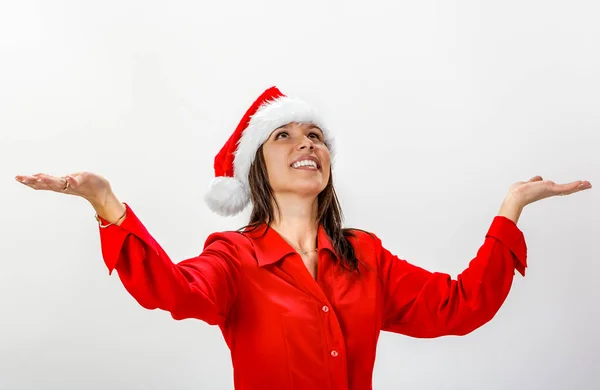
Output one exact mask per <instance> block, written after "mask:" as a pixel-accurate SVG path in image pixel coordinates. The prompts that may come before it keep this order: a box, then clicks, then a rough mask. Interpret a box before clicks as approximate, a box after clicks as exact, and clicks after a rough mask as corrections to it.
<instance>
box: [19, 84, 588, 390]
mask: <svg viewBox="0 0 600 390" xmlns="http://www.w3.org/2000/svg"><path fill="white" fill-rule="evenodd" d="M334 154H335V148H334V138H333V135H332V133H331V131H330V130H329V129H328V128H327V126H325V124H324V123H323V121H322V119H320V118H319V117H318V115H317V113H316V112H315V111H314V110H313V109H312V108H311V107H310V106H309V105H308V104H306V103H304V102H302V101H300V100H298V99H294V98H290V97H288V96H285V95H283V94H282V93H281V92H280V91H279V90H278V89H277V88H275V87H273V88H269V89H268V90H266V91H265V92H264V93H263V94H262V95H261V96H260V97H259V98H258V99H257V100H256V101H255V102H254V104H252V106H251V107H250V108H249V109H248V111H247V112H246V114H245V115H244V117H243V118H242V120H241V121H240V123H239V125H238V127H237V128H236V130H235V132H234V133H233V134H232V136H231V137H230V138H229V140H228V141H227V143H226V144H225V146H224V147H223V148H222V150H221V151H220V152H219V154H218V155H217V157H216V158H215V174H216V178H215V180H214V181H213V183H212V184H211V187H210V191H209V193H208V194H207V196H206V201H207V203H208V205H209V207H210V208H211V209H212V210H213V211H215V212H217V213H219V214H221V215H234V214H236V213H239V212H240V211H242V210H243V209H244V208H245V207H246V205H247V204H248V203H249V202H250V201H251V202H252V204H253V208H252V214H251V217H250V223H249V225H248V226H246V227H244V228H242V229H240V230H239V231H230V232H220V233H213V234H211V235H210V236H209V237H208V238H207V240H206V243H205V246H204V249H203V251H202V253H201V254H200V255H199V256H197V257H194V258H190V259H186V260H184V261H182V262H180V263H178V264H174V263H173V262H172V261H171V259H170V258H169V257H168V255H167V254H166V253H165V252H164V250H163V249H162V248H161V246H160V245H159V244H158V243H157V242H156V241H155V239H154V238H153V237H152V236H151V235H150V234H149V233H148V231H147V230H146V228H145V227H144V225H143V224H142V223H141V222H140V220H139V219H138V218H137V216H136V215H135V213H134V212H133V210H132V209H131V208H130V207H129V205H128V204H126V203H122V202H121V201H120V200H119V199H118V198H117V197H116V196H115V194H114V193H113V191H112V189H111V186H110V184H109V183H108V181H107V180H106V179H104V178H103V177H102V176H100V175H97V174H93V173H89V172H80V173H75V174H72V175H68V176H66V177H52V176H49V175H45V174H37V175H33V176H17V180H19V181H20V182H22V183H24V184H26V185H28V186H30V187H32V188H34V189H46V190H52V191H57V192H64V193H67V194H72V195H78V196H81V197H83V198H85V199H87V200H88V201H89V202H90V203H91V205H92V206H93V207H94V209H95V211H96V219H97V220H98V222H99V224H100V238H101V243H102V254H103V258H104V261H105V263H106V266H107V267H108V269H109V273H112V271H113V270H114V269H116V270H117V272H118V275H119V278H120V279H121V281H122V282H123V284H124V286H125V287H126V289H127V290H128V291H129V293H130V294H131V295H132V296H133V297H134V298H135V299H136V300H137V301H138V302H139V303H140V305H142V306H143V307H145V308H147V309H155V308H160V309H163V310H167V311H169V312H170V313H171V315H172V317H173V318H174V319H178V320H179V319H184V318H196V319H200V320H203V321H205V322H207V323H209V324H213V325H218V326H219V327H220V329H221V331H222V332H223V335H224V338H225V340H226V342H227V344H228V346H229V348H230V350H231V356H232V362H233V367H234V383H235V388H236V389H261V390H262V389H291V388H293V389H370V388H371V381H372V372H373V366H374V362H375V352H376V345H377V340H378V337H379V333H380V331H381V330H385V331H390V332H396V333H400V334H404V335H408V336H412V337H422V338H431V337H439V336H444V335H465V334H467V333H469V332H471V331H473V330H475V329H477V328H479V327H480V326H482V325H483V324H485V323H486V322H488V321H489V320H490V319H491V318H492V317H494V315H495V314H496V312H497V311H498V310H499V308H500V306H501V305H502V303H503V302H504V300H505V299H506V297H507V295H508V292H509V290H510V287H511V283H512V280H513V276H514V273H515V270H517V271H518V272H519V273H520V274H521V275H524V273H525V267H526V265H527V254H526V252H527V248H526V244H525V240H524V237H523V234H522V232H521V231H520V230H519V228H517V226H516V223H517V220H518V218H519V215H520V214H521V212H522V210H523V207H524V206H525V205H527V204H529V203H532V202H535V201H537V200H540V199H544V198H548V197H551V196H555V195H566V194H572V193H575V192H578V191H581V190H584V189H588V188H591V185H590V183H589V182H587V181H584V182H582V181H577V182H573V183H569V184H555V183H553V182H551V181H544V180H542V178H541V177H539V176H536V177H534V178H532V179H531V180H529V181H528V182H518V183H515V184H513V185H512V186H511V187H510V188H509V191H508V194H507V196H506V198H505V199H504V201H503V202H502V205H501V207H500V210H499V213H498V215H497V216H495V217H494V219H493V220H492V222H491V226H490V228H489V230H488V232H487V234H486V236H485V241H484V243H483V245H482V246H481V248H480V249H479V251H478V252H477V256H476V257H475V258H474V259H473V260H472V261H471V262H470V264H469V267H468V268H467V269H466V270H465V271H464V272H462V273H461V275H459V276H458V278H457V279H456V280H452V279H451V278H450V276H449V275H447V274H442V273H432V272H429V271H426V270H424V269H422V268H420V267H418V266H415V265H412V264H409V263H408V262H406V261H405V260H401V259H399V258H398V257H396V256H395V255H393V254H392V253H390V252H389V251H388V250H387V249H386V248H385V247H384V246H383V245H382V242H381V240H380V239H379V238H378V237H377V236H376V235H374V234H372V233H368V232H364V231H361V230H357V229H342V223H341V215H342V213H341V210H340V207H339V204H338V201H337V197H336V194H335V191H334V188H333V185H332V176H331V175H332V172H331V165H332V160H333V157H334Z"/></svg>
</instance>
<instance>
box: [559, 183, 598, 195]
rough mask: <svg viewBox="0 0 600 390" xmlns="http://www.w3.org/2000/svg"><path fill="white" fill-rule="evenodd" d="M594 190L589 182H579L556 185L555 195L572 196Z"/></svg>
mask: <svg viewBox="0 0 600 390" xmlns="http://www.w3.org/2000/svg"><path fill="white" fill-rule="evenodd" d="M590 188H592V184H591V183H590V182H589V181H587V180H585V181H584V180H577V181H574V182H571V183H567V184H554V188H553V190H554V192H555V195H571V194H574V193H576V192H579V191H583V190H588V189H590Z"/></svg>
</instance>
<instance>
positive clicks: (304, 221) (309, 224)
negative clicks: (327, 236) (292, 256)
mask: <svg viewBox="0 0 600 390" xmlns="http://www.w3.org/2000/svg"><path fill="white" fill-rule="evenodd" d="M277 204H278V205H279V210H278V209H277V206H276V205H274V206H273V207H274V210H275V213H274V214H275V220H274V221H272V222H271V223H270V224H269V225H270V226H271V227H272V228H273V229H275V230H276V231H277V232H278V233H279V234H280V235H281V236H282V237H283V238H284V239H285V240H286V241H288V242H289V244H290V245H291V246H292V247H294V248H296V249H299V250H301V251H310V250H313V249H315V248H316V247H317V232H318V229H319V221H317V212H318V201H317V198H312V199H307V198H302V197H298V196H297V195H294V194H290V195H279V196H277ZM278 211H279V212H278Z"/></svg>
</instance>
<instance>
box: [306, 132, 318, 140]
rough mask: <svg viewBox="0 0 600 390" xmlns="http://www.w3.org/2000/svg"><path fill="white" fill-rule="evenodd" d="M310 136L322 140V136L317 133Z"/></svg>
mask: <svg viewBox="0 0 600 390" xmlns="http://www.w3.org/2000/svg"><path fill="white" fill-rule="evenodd" d="M308 136H309V137H310V136H314V137H313V138H316V139H318V140H320V139H321V135H320V134H319V133H315V132H311V133H310V134H308Z"/></svg>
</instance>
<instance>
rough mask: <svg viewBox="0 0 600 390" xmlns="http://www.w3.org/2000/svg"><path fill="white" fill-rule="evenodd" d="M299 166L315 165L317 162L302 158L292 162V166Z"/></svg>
mask: <svg viewBox="0 0 600 390" xmlns="http://www.w3.org/2000/svg"><path fill="white" fill-rule="evenodd" d="M299 167H314V168H316V167H317V163H316V162H314V161H312V160H302V161H298V162H296V163H294V164H292V168H299Z"/></svg>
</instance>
